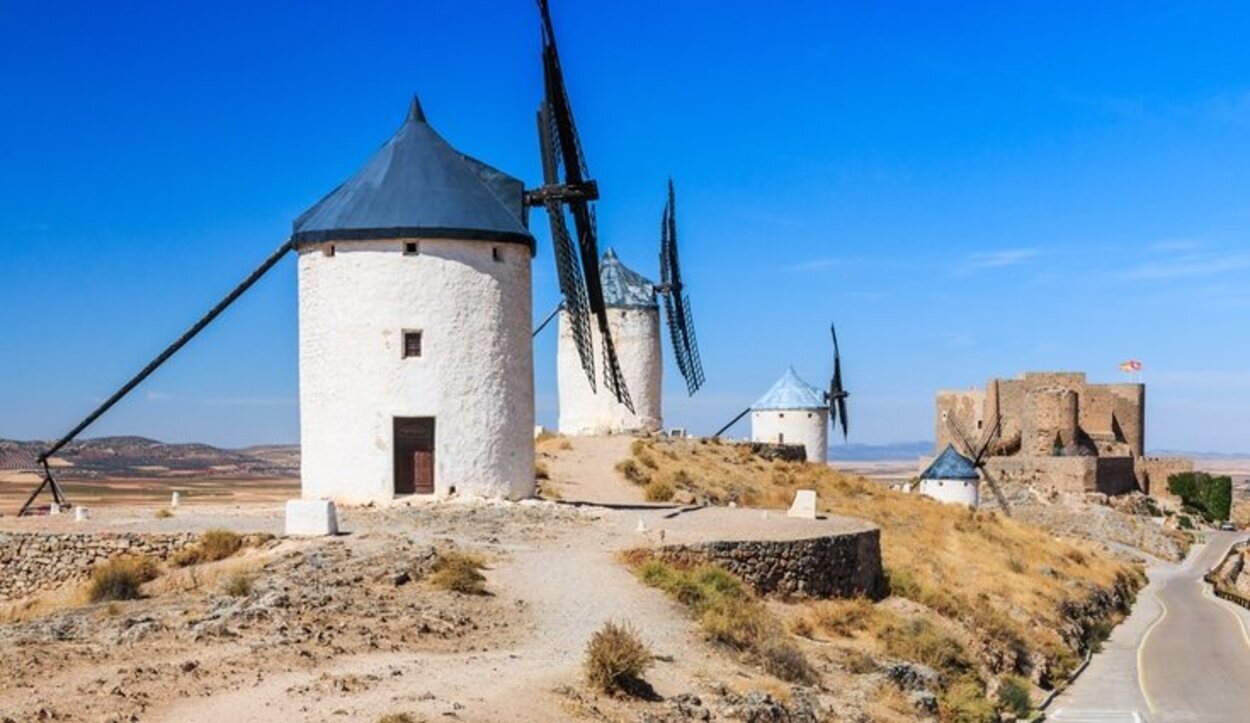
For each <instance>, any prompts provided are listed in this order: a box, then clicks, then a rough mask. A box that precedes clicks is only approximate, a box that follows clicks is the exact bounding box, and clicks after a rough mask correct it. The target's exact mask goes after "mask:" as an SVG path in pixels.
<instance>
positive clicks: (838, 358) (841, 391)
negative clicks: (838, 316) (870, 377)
mask: <svg viewBox="0 0 1250 723" xmlns="http://www.w3.org/2000/svg"><path fill="white" fill-rule="evenodd" d="M829 334H830V336H832V337H833V377H832V378H831V379H830V380H829V415H830V419H829V421H830V423H831V424H832V425H833V426H834V427H835V428H836V427H837V425H838V422H839V421H841V423H842V440H843V441H846V438H847V435H848V430H847V427H848V420H847V418H846V398H847V397H849V396H850V393H848V392H847V391H846V389H845V388H843V386H842V352H841V350H840V349H839V348H838V330H837V328H836V327H835V326H834V325H833V324H830V325H829Z"/></svg>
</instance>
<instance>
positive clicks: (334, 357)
mask: <svg viewBox="0 0 1250 723" xmlns="http://www.w3.org/2000/svg"><path fill="white" fill-rule="evenodd" d="M409 240H415V239H409ZM403 243H404V239H398V240H394V241H349V242H338V243H336V244H335V254H334V255H333V256H327V255H326V254H325V253H324V249H325V246H326V245H325V244H321V245H310V246H305V247H303V248H301V249H300V254H299V297H300V307H299V321H300V323H299V327H300V333H299V338H300V425H301V434H300V442H301V452H302V461H301V477H302V488H303V496H304V497H305V498H330V499H333V500H335V501H336V502H340V503H344V504H363V503H368V502H380V503H383V502H388V501H390V500H391V499H393V497H394V474H393V470H392V466H393V448H392V437H393V421H392V420H393V418H394V417H426V416H431V417H435V418H436V422H435V473H434V477H435V494H436V495H439V496H441V495H446V494H447V493H448V492H449V491H450V490H451V489H452V488H453V487H454V488H455V490H456V492H457V493H458V494H462V495H471V496H482V497H504V498H511V499H517V498H523V497H529V496H532V494H533V492H534V440H533V429H534V368H533V347H532V344H531V339H530V333H531V328H530V327H531V324H532V323H533V320H532V313H531V303H532V302H531V271H530V264H531V258H530V251H529V249H528V248H526V247H524V246H521V245H519V244H506V243H501V244H491V243H488V242H479V241H450V240H420V241H419V243H420V254H419V255H416V256H406V255H404V254H403ZM492 249H498V250H499V253H500V254H501V259H502V261H495V260H494V259H493V258H492ZM404 330H420V331H421V332H422V333H423V342H422V346H423V349H422V356H421V357H420V358H413V359H404V358H402V350H401V346H402V338H403V331H404Z"/></svg>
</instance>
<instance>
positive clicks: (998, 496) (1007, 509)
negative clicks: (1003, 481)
mask: <svg viewBox="0 0 1250 723" xmlns="http://www.w3.org/2000/svg"><path fill="white" fill-rule="evenodd" d="M977 469H979V470H981V476H982V477H984V478H985V484H987V485H989V488H990V492H993V493H994V499H995V500H998V506H999V507H1002V508H1003V514H1004V515H1007V516H1008V517H1011V505H1009V504H1007V496H1006V495H1004V494H1003V490H1002V488H1001V487H999V485H998V480H996V479H994V476H993V475H991V474H990V471H989V470H988V469H986V468H985V465H984V464H983V465H981V466H980V467H978V468H977Z"/></svg>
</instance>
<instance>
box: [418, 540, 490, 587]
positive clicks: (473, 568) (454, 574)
mask: <svg viewBox="0 0 1250 723" xmlns="http://www.w3.org/2000/svg"><path fill="white" fill-rule="evenodd" d="M484 567H486V563H484V562H483V561H482V558H480V557H478V556H477V555H470V554H468V553H464V552H456V551H452V552H444V553H442V554H440V555H439V558H438V562H437V563H436V564H435V565H434V575H433V576H432V577H431V578H430V581H431V582H433V583H434V584H435V585H436V586H438V587H440V588H442V589H444V590H447V591H449V592H457V593H460V594H462V595H485V594H486V577H485V576H484V575H482V573H481V572H480V571H481V569H482V568H484Z"/></svg>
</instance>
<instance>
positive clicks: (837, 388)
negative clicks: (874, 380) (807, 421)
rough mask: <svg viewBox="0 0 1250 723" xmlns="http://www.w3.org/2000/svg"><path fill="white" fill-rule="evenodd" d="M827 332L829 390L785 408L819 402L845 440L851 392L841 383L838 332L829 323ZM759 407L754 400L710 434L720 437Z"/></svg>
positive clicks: (809, 396) (812, 405) (848, 423)
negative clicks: (829, 342)
mask: <svg viewBox="0 0 1250 723" xmlns="http://www.w3.org/2000/svg"><path fill="white" fill-rule="evenodd" d="M829 333H830V335H831V336H832V337H833V374H832V376H831V378H830V379H829V390H828V391H820V390H814V391H812V392H811V393H810V394H807V395H805V396H806V397H807V399H806V400H804V401H800V402H791V403H790V404H792V405H794V406H792V407H786V408H795V409H808V408H814V405H815V404H816V403H817V402H819V403H820V404H821V408H822V409H827V410H828V411H829V423H830V424H832V425H833V427H834V429H836V428H837V427H838V426H839V424H840V425H841V427H842V439H843V440H845V439H846V437H847V432H848V428H849V426H850V422H849V418H848V415H847V404H846V400H847V398H848V397H850V396H851V393H850V392H848V391H846V388H845V387H844V386H843V385H842V352H841V350H840V349H839V347H838V332H837V329H836V328H835V327H834V325H833V324H830V325H829ZM783 381H786V379H785V378H784V377H783ZM789 384H790V385H791V386H796V384H795V382H793V381H790V382H789ZM813 395H815V396H816V399H812V398H811V397H812V396H813ZM767 396H768V395H766V397H765V398H767ZM761 401H763V400H761ZM800 405H801V406H800ZM769 406H771V405H769ZM778 408H780V407H778ZM760 409H762V407H761V406H760V402H756V404H755V405H753V406H751V407H747V408H746V409H744V410H742V412H741V413H739V414H738V416H736V417H734V418H733V419H732V420H730V421H729V423H728V424H726V425H725V426H723V427H721V428H720V429H718V430H717V431H716V434H714V435H712V436H713V437H720V436H721V435H722V434H724V433H725V432H727V431H729V428H730V427H732V426H734V425H735V424H737V423H738V422H739V421H740V420H741V419H742V418H743V417H745V416H746V415H748V414H750V413H751V412H752V411H758V410H760Z"/></svg>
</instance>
